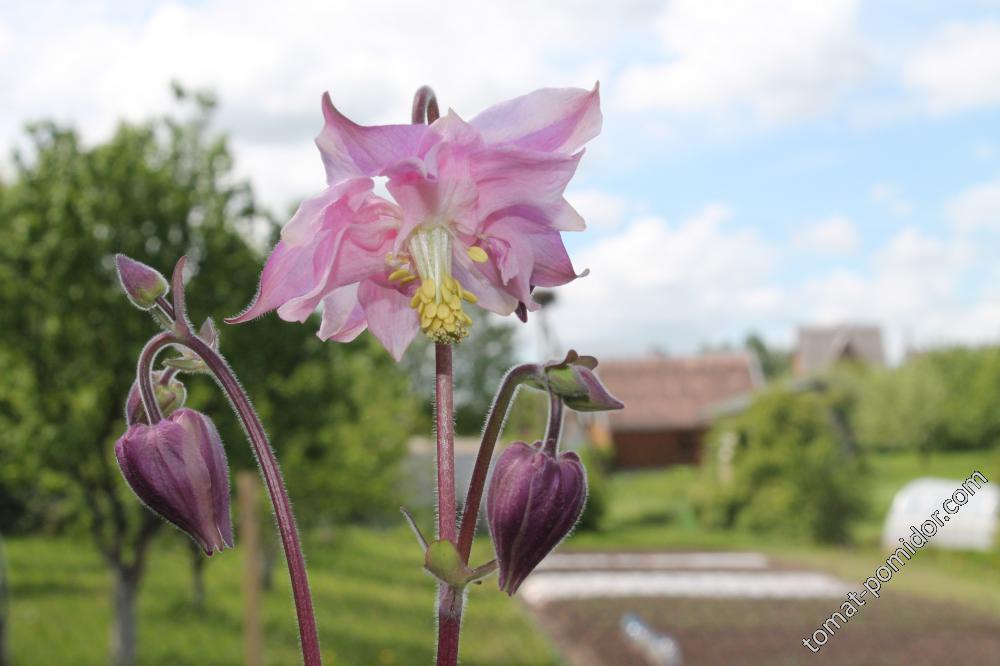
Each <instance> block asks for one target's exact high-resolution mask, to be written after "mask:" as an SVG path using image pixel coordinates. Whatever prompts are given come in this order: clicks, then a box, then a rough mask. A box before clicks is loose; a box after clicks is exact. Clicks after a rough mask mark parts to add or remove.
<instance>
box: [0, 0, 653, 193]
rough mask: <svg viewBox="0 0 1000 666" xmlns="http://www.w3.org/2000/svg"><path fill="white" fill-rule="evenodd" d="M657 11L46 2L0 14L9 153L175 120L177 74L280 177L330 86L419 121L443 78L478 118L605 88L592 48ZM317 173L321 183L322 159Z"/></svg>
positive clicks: (306, 137)
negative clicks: (215, 103)
mask: <svg viewBox="0 0 1000 666" xmlns="http://www.w3.org/2000/svg"><path fill="white" fill-rule="evenodd" d="M82 4H83V5H86V4H87V3H82ZM648 11H650V10H648V9H646V5H645V3H644V2H642V0H626V1H625V2H616V3H606V2H597V1H596V0H583V1H582V2H579V3H578V4H577V6H576V8H575V10H574V11H572V12H569V11H566V9H565V7H559V6H552V5H550V4H546V3H542V4H538V3H534V2H530V1H529V0H511V1H510V2H506V3H481V4H469V3H466V2H461V1H460V0H445V1H443V2H440V3H436V4H435V5H434V7H428V6H427V5H426V4H419V3H412V2H406V1H405V0H373V1H372V2H363V3H348V2H325V1H324V2H318V1H316V2H311V1H309V0H289V1H287V2H283V3H281V6H280V8H279V7H277V6H276V5H275V4H274V3H271V2H266V1H264V0H206V1H205V2H201V3H196V4H181V3H175V2H160V3H158V4H155V5H143V7H142V9H141V10H139V9H136V5H134V4H133V3H129V2H126V1H125V0H114V1H111V2H107V3H104V4H102V5H101V6H100V7H90V8H87V7H85V6H80V5H75V4H72V3H65V2H58V1H55V2H53V1H52V0H48V1H46V0H39V2H36V3H31V4H30V6H28V5H25V6H24V7H22V8H19V9H18V11H16V12H14V11H12V12H11V13H10V14H9V15H7V14H5V15H4V17H3V18H0V83H3V84H4V86H3V90H4V113H3V114H2V116H0V144H4V143H5V144H7V145H10V143H11V142H12V141H13V140H14V139H15V137H16V136H18V133H19V126H20V123H22V122H24V121H26V120H29V119H35V118H40V117H56V118H57V119H59V120H63V121H72V122H74V123H76V124H77V125H78V126H80V127H81V128H82V129H83V130H84V132H85V133H86V135H87V136H89V137H94V136H98V135H101V134H104V133H106V132H107V131H109V130H110V129H111V128H112V127H113V126H114V124H115V123H116V122H117V120H118V119H119V118H121V117H123V116H124V117H127V118H131V119H136V118H142V117H146V116H148V115H149V114H151V113H160V112H162V111H163V110H164V109H165V108H167V106H168V103H169V90H168V86H167V83H168V82H169V81H170V80H171V79H178V80H180V81H181V82H182V83H184V84H185V85H188V86H193V87H210V88H212V89H214V90H215V91H216V92H218V93H219V95H220V99H221V101H222V109H221V112H220V122H221V123H222V124H223V125H224V126H225V128H226V129H227V130H230V131H231V132H232V134H233V136H234V138H236V139H237V140H239V141H240V142H241V144H242V148H243V151H244V152H245V153H246V154H247V155H250V156H251V161H252V156H253V155H257V156H259V157H260V159H257V160H256V162H255V164H248V165H247V166H250V167H252V168H254V169H257V167H261V168H260V170H255V171H254V175H255V176H256V175H259V176H260V177H261V178H265V177H268V178H269V177H271V176H272V175H273V172H275V171H276V170H278V167H277V166H273V165H272V166H268V165H265V164H264V160H263V157H262V156H263V155H265V154H267V153H268V152H269V151H271V152H274V151H276V150H278V149H276V148H275V147H274V144H291V143H298V144H303V145H307V146H308V145H311V139H312V137H313V135H314V134H315V133H316V132H317V131H318V129H319V128H320V126H321V125H322V117H321V115H320V111H319V100H320V95H321V93H322V92H323V91H324V90H330V92H331V94H332V96H333V98H334V101H335V103H337V104H338V106H339V107H341V108H342V109H343V110H344V111H345V112H346V113H347V114H348V115H350V116H351V117H352V118H354V119H356V120H358V121H359V122H363V123H376V122H405V121H407V120H408V117H409V107H410V100H411V97H412V94H413V92H414V90H415V89H416V88H417V87H418V86H419V85H421V84H424V83H429V84H431V85H433V86H434V87H435V89H436V90H437V92H438V94H439V95H440V102H441V104H442V106H443V107H444V108H448V107H449V106H452V107H454V108H455V109H456V110H458V111H459V112H460V113H461V114H463V115H465V116H466V117H469V116H472V115H474V114H475V113H477V112H478V111H480V110H481V109H482V108H484V107H485V106H487V105H489V104H492V103H495V102H497V101H500V100H503V99H505V98H507V97H511V96H515V95H519V94H523V93H525V92H528V91H530V90H532V89H534V88H537V87H541V86H567V85H576V86H585V87H590V86H592V85H593V84H594V81H595V80H596V79H598V78H600V77H601V76H602V75H603V74H604V73H605V70H606V69H607V67H608V65H607V63H606V61H605V59H606V58H607V55H608V54H607V53H606V52H603V51H601V50H597V49H594V48H593V45H594V44H599V43H602V39H605V38H606V37H607V36H608V35H609V34H617V33H620V32H622V31H625V30H629V29H631V28H630V26H634V25H636V22H637V21H640V20H641V19H642V17H643V16H644V14H645V13H646V12H648ZM557 35H558V36H559V37H558V38H557V37H555V36H557ZM310 164H311V166H312V167H313V168H314V169H315V170H316V171H317V172H319V173H320V174H321V173H322V169H321V165H320V163H319V161H318V159H317V158H316V157H315V154H314V155H313V156H312V157H311V162H310ZM292 171H293V172H294V173H295V174H297V173H298V172H299V169H298V168H297V167H294V168H293V169H292ZM291 175H292V174H288V175H287V177H285V178H283V179H281V181H280V182H279V181H278V180H275V181H274V182H273V183H269V184H267V185H265V186H264V189H265V191H267V192H268V193H269V194H268V196H273V197H274V199H272V200H269V201H268V202H267V203H271V204H278V205H283V204H284V203H285V200H286V199H288V198H291V197H295V196H299V195H301V194H303V190H306V189H307V188H309V187H311V183H312V181H313V180H314V179H310V180H309V181H308V182H306V181H303V182H301V183H300V182H298V180H297V178H294V179H293V178H292V177H291Z"/></svg>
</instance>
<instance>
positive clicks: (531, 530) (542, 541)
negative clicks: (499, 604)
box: [486, 442, 587, 595]
mask: <svg viewBox="0 0 1000 666" xmlns="http://www.w3.org/2000/svg"><path fill="white" fill-rule="evenodd" d="M586 501H587V473H586V471H585V470H584V468H583V464H582V463H581V462H580V458H579V456H577V455H576V454H575V453H573V452H569V451H567V452H564V453H561V454H559V455H558V456H557V455H556V454H555V450H554V447H552V448H546V447H543V446H542V443H541V442H535V444H534V445H530V446H529V445H528V444H525V443H524V442H514V443H513V444H511V445H510V446H508V447H507V449H506V450H505V451H504V452H503V454H501V456H500V457H499V458H498V459H497V463H496V467H495V468H494V470H493V478H492V479H491V480H490V487H489V490H488V492H487V496H486V516H487V519H488V521H489V526H490V537H491V538H492V539H493V549H494V551H495V552H496V556H497V562H498V564H499V569H500V580H499V582H500V589H501V590H504V591H505V592H506V593H507V594H511V595H512V594H514V593H515V592H516V591H517V588H518V587H520V586H521V583H522V582H524V579H525V578H527V576H528V574H530V573H531V572H532V570H534V568H535V567H536V566H538V563H539V562H541V561H542V559H544V558H545V556H546V555H548V554H549V553H550V552H551V551H552V549H553V548H555V547H556V546H557V545H559V542H561V541H562V540H563V539H564V538H565V537H566V536H567V535H568V534H569V533H570V530H572V529H573V526H574V525H576V521H577V520H579V518H580V514H581V513H583V506H584V504H585V503H586Z"/></svg>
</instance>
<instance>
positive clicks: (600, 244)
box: [552, 204, 1000, 359]
mask: <svg viewBox="0 0 1000 666" xmlns="http://www.w3.org/2000/svg"><path fill="white" fill-rule="evenodd" d="M834 219H836V218H834ZM830 226H831V227H836V226H841V223H840V222H837V223H836V224H833V225H830ZM794 244H795V241H794V240H793V241H792V245H794ZM794 252H795V250H794V249H793V248H792V247H791V246H789V247H782V246H779V245H775V244H773V243H771V242H769V241H767V240H765V239H763V238H761V237H760V236H759V235H758V234H757V233H756V231H755V230H754V229H752V228H749V227H745V226H740V225H738V224H735V223H734V221H733V219H732V215H731V212H730V211H729V209H728V208H726V207H725V206H722V205H718V204H716V205H710V206H706V207H705V208H704V209H702V210H701V211H699V212H697V213H696V214H695V215H693V216H691V217H690V218H688V219H686V220H684V221H683V222H681V223H680V224H670V223H668V222H667V221H665V220H663V219H661V218H656V217H647V218H641V219H637V220H634V221H632V222H631V223H629V224H627V225H626V226H624V227H623V228H622V229H621V231H620V232H619V233H617V234H615V235H614V236H609V237H605V238H601V239H599V240H597V241H596V242H595V243H594V244H593V245H591V246H589V247H588V248H586V249H585V250H583V251H582V252H579V253H577V254H576V256H575V257H574V260H575V263H576V265H577V266H578V267H588V268H590V269H591V275H590V276H588V277H587V278H584V279H581V280H577V281H575V282H573V283H571V284H569V285H567V286H565V287H561V288H560V289H559V294H558V300H557V306H556V307H555V308H554V310H553V312H552V317H553V323H554V325H555V330H556V331H557V335H558V337H559V339H560V341H561V343H562V344H564V345H568V346H571V347H575V348H577V349H586V350H588V351H593V352H594V353H598V354H602V353H603V354H607V355H621V354H629V355H632V354H639V353H643V351H646V350H649V349H650V348H653V347H658V348H666V349H668V350H670V351H674V352H679V353H684V352H692V351H695V350H697V349H698V348H699V347H700V346H701V345H702V344H703V343H705V342H708V341H727V340H728V341H731V342H734V341H739V340H740V339H742V336H743V335H744V334H745V333H746V332H747V331H748V330H753V329H756V330H761V331H763V332H764V333H765V335H768V336H769V337H772V338H774V339H786V340H787V335H788V334H789V332H790V331H792V330H793V329H794V327H795V326H796V325H798V324H803V323H839V322H858V321H861V322H874V323H877V324H879V325H881V326H882V327H883V328H884V330H885V333H886V335H887V338H888V340H889V348H890V354H891V356H892V357H893V358H897V359H898V358H900V356H901V354H902V351H903V344H904V341H905V342H907V343H912V344H916V345H928V344H940V343H945V342H950V343H955V342H964V343H982V342H986V341H997V340H998V339H1000V287H995V286H992V285H993V282H991V280H994V281H996V283H997V284H1000V268H997V267H995V266H994V265H993V262H992V260H991V257H995V252H993V253H991V251H990V250H989V248H988V247H984V246H982V245H981V244H976V243H975V242H973V241H972V240H970V239H969V238H967V237H966V236H964V235H963V234H961V233H952V234H943V235H940V236H935V235H931V234H928V233H926V232H924V231H921V230H919V229H917V228H915V227H907V228H904V229H901V230H900V231H898V232H897V233H895V234H893V235H892V236H890V237H889V238H888V239H887V240H886V242H885V243H884V244H883V245H882V246H881V247H879V248H877V249H876V250H875V251H873V252H872V253H871V254H870V255H868V259H867V261H866V262H865V263H864V264H863V265H862V266H861V267H858V268H837V269H834V270H831V271H829V272H825V273H815V272H814V273H812V274H806V275H805V276H803V275H796V276H795V277H794V278H791V279H790V278H789V277H787V276H783V275H782V273H781V271H780V270H779V268H780V265H781V261H782V259H783V257H787V256H789V255H790V254H792V253H794ZM970 282H971V283H973V284H974V286H973V288H971V289H970V287H969V283H970Z"/></svg>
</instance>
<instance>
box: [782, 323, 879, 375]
mask: <svg viewBox="0 0 1000 666" xmlns="http://www.w3.org/2000/svg"><path fill="white" fill-rule="evenodd" d="M847 359H852V360H856V361H862V362H864V363H867V364H869V365H874V366H884V365H885V350H884V348H883V346H882V330H881V329H880V328H879V327H878V326H867V325H858V324H845V325H840V326H803V327H802V328H800V329H799V340H798V344H797V345H796V348H795V372H796V374H797V375H800V376H801V375H807V374H811V373H814V372H819V371H820V370H823V369H825V368H827V367H829V366H831V365H833V364H834V363H836V362H837V361H841V360H847Z"/></svg>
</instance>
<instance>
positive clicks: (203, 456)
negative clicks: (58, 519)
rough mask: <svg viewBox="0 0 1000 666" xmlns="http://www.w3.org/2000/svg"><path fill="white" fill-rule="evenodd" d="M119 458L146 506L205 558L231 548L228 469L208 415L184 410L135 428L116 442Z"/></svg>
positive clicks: (224, 455) (116, 453)
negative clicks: (188, 540) (190, 541)
mask: <svg viewBox="0 0 1000 666" xmlns="http://www.w3.org/2000/svg"><path fill="white" fill-rule="evenodd" d="M115 457H117V458H118V465H119V466H120V467H121V470H122V475H123V476H124V477H125V480H126V481H127V482H128V485H129V486H130V487H131V488H132V491H133V492H134V493H135V494H136V495H137V496H138V497H139V499H140V500H141V501H142V502H143V504H145V505H146V506H147V507H149V508H150V509H151V510H152V511H154V512H155V513H158V514H159V515H160V516H162V517H163V518H164V519H166V520H167V521H169V522H171V523H173V524H174V525H176V526H177V527H178V528H180V529H181V530H182V531H184V532H186V533H187V534H188V536H190V537H191V538H192V539H194V540H195V541H196V542H197V543H198V545H200V546H201V547H202V549H204V551H205V553H206V554H207V555H211V554H212V553H213V552H215V551H217V550H218V551H220V552H221V551H222V550H223V549H224V548H225V547H226V546H229V547H230V548H232V546H233V528H232V521H231V519H230V515H229V467H228V465H227V464H226V452H225V450H224V449H223V448H222V440H221V439H220V438H219V433H218V431H217V430H216V429H215V425H214V424H213V423H212V421H211V420H210V419H209V418H208V417H207V416H205V415H204V414H200V413H199V412H196V411H194V410H192V409H186V408H185V409H179V410H177V411H176V412H174V413H173V414H172V415H171V416H170V417H169V418H166V419H164V420H162V421H160V422H159V423H156V424H154V425H146V424H144V423H137V424H135V425H133V426H132V427H130V428H129V429H128V431H127V432H126V433H125V434H124V435H122V437H121V438H120V439H119V440H118V441H117V442H116V443H115Z"/></svg>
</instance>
